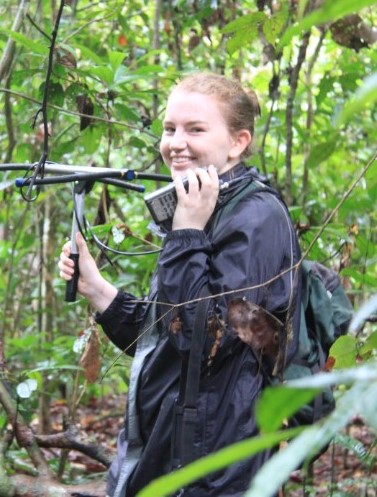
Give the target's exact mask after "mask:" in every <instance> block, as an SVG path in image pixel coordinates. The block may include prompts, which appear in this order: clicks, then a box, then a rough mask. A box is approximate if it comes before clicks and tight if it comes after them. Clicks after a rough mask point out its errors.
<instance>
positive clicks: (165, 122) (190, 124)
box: [163, 120, 208, 126]
mask: <svg viewBox="0 0 377 497" xmlns="http://www.w3.org/2000/svg"><path fill="white" fill-rule="evenodd" d="M163 124H175V123H174V122H173V121H163ZM194 124H208V123H207V121H200V120H195V121H189V122H187V123H185V125H186V126H187V125H188V126H192V125H194Z"/></svg>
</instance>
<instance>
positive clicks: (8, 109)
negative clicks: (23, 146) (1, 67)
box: [4, 76, 16, 163]
mask: <svg viewBox="0 0 377 497" xmlns="http://www.w3.org/2000/svg"><path fill="white" fill-rule="evenodd" d="M5 85H6V87H7V88H8V89H9V86H10V77H9V76H8V77H7V79H6V82H5ZM4 114H5V124H6V128H7V134H8V147H7V152H6V155H5V162H6V163H7V162H10V161H11V159H12V155H13V150H14V147H15V146H16V138H15V134H14V127H13V119H12V105H11V101H10V93H5V98H4Z"/></svg>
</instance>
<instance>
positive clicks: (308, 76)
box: [302, 29, 326, 205]
mask: <svg viewBox="0 0 377 497" xmlns="http://www.w3.org/2000/svg"><path fill="white" fill-rule="evenodd" d="M325 36H326V30H325V29H323V30H322V33H321V36H320V37H319V40H318V43H317V46H316V48H315V50H314V53H313V56H312V58H311V59H310V61H309V64H308V70H307V71H306V82H305V83H306V88H307V94H308V111H307V116H306V130H307V139H306V140H305V143H304V157H305V160H304V173H303V178H302V205H305V200H306V196H307V194H308V183H309V168H308V162H307V159H308V156H309V150H310V144H309V138H310V133H311V128H312V123H313V90H312V72H313V68H314V65H315V63H316V61H317V59H318V57H319V54H320V51H321V48H322V44H323V41H324V39H325Z"/></svg>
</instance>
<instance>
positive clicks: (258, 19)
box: [221, 12, 266, 54]
mask: <svg viewBox="0 0 377 497" xmlns="http://www.w3.org/2000/svg"><path fill="white" fill-rule="evenodd" d="M265 19H266V14H264V12H256V13H254V14H248V15H245V16H242V17H240V18H238V19H236V20H235V21H231V22H230V23H229V24H227V25H226V26H225V27H224V28H223V29H222V30H221V31H222V33H224V34H229V33H234V35H233V36H232V37H231V38H230V39H229V40H228V41H227V43H226V47H227V50H228V52H229V53H230V54H233V53H234V52H235V51H236V50H238V49H240V48H242V47H244V46H245V45H247V44H248V43H250V42H252V41H253V40H254V39H255V38H256V37H257V36H258V26H259V25H260V24H261V23H263V22H264V20H265Z"/></svg>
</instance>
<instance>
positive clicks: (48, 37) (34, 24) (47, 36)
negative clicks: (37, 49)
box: [26, 14, 52, 43]
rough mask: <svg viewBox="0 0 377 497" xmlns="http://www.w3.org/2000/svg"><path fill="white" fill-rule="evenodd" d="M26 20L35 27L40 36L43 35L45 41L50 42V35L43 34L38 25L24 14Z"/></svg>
mask: <svg viewBox="0 0 377 497" xmlns="http://www.w3.org/2000/svg"><path fill="white" fill-rule="evenodd" d="M26 18H27V20H28V21H29V22H30V23H31V24H32V25H33V26H34V27H35V29H36V30H37V31H38V32H39V33H41V35H43V36H44V37H45V38H47V40H48V41H49V42H50V43H51V42H52V38H51V36H50V35H48V34H47V33H45V32H44V31H43V29H41V28H40V27H39V26H38V24H37V23H36V22H35V21H34V19H33V18H32V17H31V15H30V14H26Z"/></svg>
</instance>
